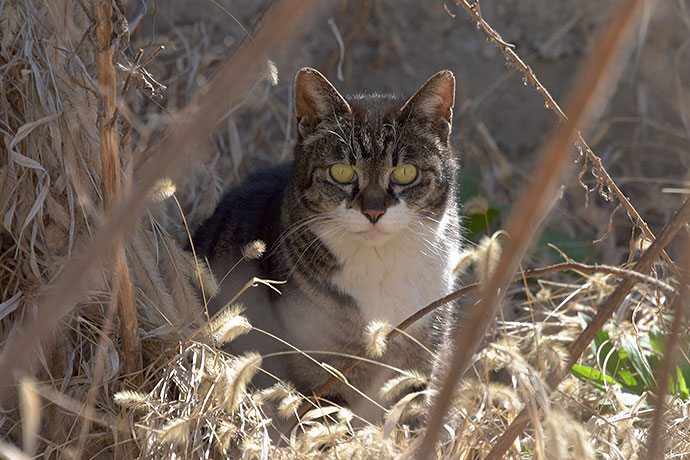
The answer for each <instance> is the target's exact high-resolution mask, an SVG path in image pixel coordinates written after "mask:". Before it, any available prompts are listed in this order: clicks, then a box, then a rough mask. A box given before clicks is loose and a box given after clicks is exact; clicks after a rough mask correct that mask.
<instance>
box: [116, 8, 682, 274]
mask: <svg viewBox="0 0 690 460" xmlns="http://www.w3.org/2000/svg"><path fill="white" fill-rule="evenodd" d="M125 3H126V4H127V5H126V6H127V12H128V17H129V18H131V19H130V27H131V28H133V29H134V33H133V36H132V40H131V49H132V52H136V50H137V49H142V50H144V56H146V55H149V54H150V53H152V52H153V51H154V50H156V49H157V48H158V47H159V46H161V45H163V46H165V49H164V50H163V51H162V52H161V53H160V54H159V55H158V57H157V58H156V59H154V60H153V61H152V62H151V63H150V64H149V65H148V66H147V69H148V70H149V71H150V72H151V73H152V75H153V76H154V77H155V78H156V79H157V80H158V81H159V82H161V83H163V84H164V85H166V86H167V87H168V89H167V91H165V92H164V93H163V98H162V99H161V100H159V101H156V102H155V106H152V105H151V101H150V100H146V98H142V99H141V101H140V104H139V107H140V109H141V113H142V116H143V117H144V118H146V117H160V116H161V110H160V106H162V107H163V109H164V111H163V112H164V113H165V112H168V113H174V112H175V111H176V110H178V109H179V108H181V107H184V105H185V104H186V103H188V102H189V101H190V98H191V96H192V95H193V94H194V92H195V90H197V89H198V88H199V87H201V86H203V85H204V84H205V83H206V82H207V81H208V79H209V77H210V76H211V75H213V73H214V71H215V69H216V68H217V65H218V64H219V62H220V61H222V60H223V59H224V58H226V57H227V56H228V54H229V53H231V52H232V51H233V49H234V48H235V47H236V46H237V45H238V43H240V42H241V41H242V40H243V39H245V38H246V37H247V30H251V27H252V25H253V24H254V23H255V22H256V21H257V18H259V17H260V14H261V12H262V10H263V8H264V7H265V6H266V5H267V4H268V2H266V1H253V0H252V1H249V0H247V1H222V0H218V1H216V0H209V1H201V2H188V1H182V0H170V1H167V2H155V1H149V2H145V1H143V0H137V1H133V0H132V1H128V2H125ZM619 4H620V2H618V1H614V0H605V1H600V0H581V1H578V2H552V1H547V0H502V1H492V2H483V3H482V4H481V13H482V15H483V17H484V19H485V20H486V21H487V23H488V24H489V25H491V26H492V27H493V28H494V29H495V30H496V31H497V32H498V33H499V34H500V35H501V37H502V38H503V39H504V41H506V42H508V43H512V44H514V45H515V51H516V52H517V54H518V55H519V56H520V57H521V58H522V59H523V60H524V61H525V62H526V63H527V64H528V65H529V66H530V67H531V68H532V69H533V70H534V73H535V74H536V76H537V78H538V79H539V80H540V81H541V82H542V83H543V85H544V86H545V88H546V89H547V90H548V91H549V92H550V93H551V95H552V96H553V97H554V99H555V100H556V102H557V103H559V104H561V105H563V104H564V102H565V97H566V95H567V94H568V90H569V88H570V87H571V85H572V80H573V78H575V74H576V70H577V69H578V66H579V65H580V64H581V61H582V59H583V57H584V56H585V55H586V54H587V52H588V51H590V50H591V49H592V48H593V47H596V46H598V40H599V33H600V32H601V30H603V29H604V28H605V27H606V26H607V23H608V21H609V20H610V16H611V14H612V12H613V11H615V7H616V6H618V5H619ZM649 15H650V21H649V23H648V27H647V28H645V29H642V30H639V31H637V32H636V33H635V35H634V38H633V40H631V43H630V47H631V54H630V57H629V58H628V59H627V60H626V61H625V62H621V66H623V67H624V70H623V78H622V79H621V81H620V84H619V85H618V87H617V89H616V91H615V93H614V94H611V95H609V96H610V98H611V99H610V103H609V104H608V105H607V106H606V109H605V110H604V112H603V114H602V116H601V118H600V120H599V121H598V122H597V123H596V124H595V126H594V127H593V129H592V130H591V131H590V132H589V133H586V136H585V139H586V140H587V141H588V142H589V145H590V147H591V148H592V149H593V151H594V153H595V154H597V155H598V156H600V157H601V159H602V161H603V165H604V167H605V168H606V169H607V170H608V172H609V174H611V176H612V177H613V179H614V181H615V182H616V183H617V184H618V186H619V187H620V188H621V189H622V191H623V193H624V194H626V195H627V196H628V197H629V198H630V199H631V200H632V203H633V205H634V206H635V207H636V208H637V210H638V211H639V212H640V214H641V215H642V217H643V218H644V219H645V220H646V221H647V223H648V224H649V225H650V227H651V229H652V230H653V231H656V230H658V229H659V228H660V226H661V225H663V223H664V222H666V221H667V220H668V219H669V217H670V213H672V211H673V210H674V209H675V208H676V207H677V205H678V204H679V203H680V198H681V197H680V195H682V194H684V193H685V190H686V188H687V186H686V184H687V182H686V178H687V173H686V171H687V164H688V161H689V159H690V157H689V156H688V146H689V142H688V141H689V138H690V124H688V110H687V107H688V103H689V102H690V92H689V88H688V85H690V83H689V82H688V79H687V78H685V76H687V75H688V70H689V67H690V61H689V59H688V56H689V53H690V50H688V43H689V38H690V35H689V34H688V32H689V31H690V12H689V11H688V3H687V2H686V1H684V0H669V1H664V2H657V3H656V4H655V8H654V10H653V11H649ZM133 20H134V21H136V22H135V23H132V21H133ZM274 58H275V64H276V66H277V69H278V78H279V80H278V84H277V85H276V86H271V85H270V84H269V83H268V82H260V83H257V85H256V87H255V88H254V90H253V92H252V93H251V94H250V95H248V96H247V97H246V98H243V99H242V100H241V101H237V104H235V105H233V106H232V107H228V112H227V116H226V117H225V118H224V119H222V120H219V121H218V125H217V129H216V130H215V132H214V133H212V135H211V136H209V139H208V145H205V146H200V147H199V149H198V152H196V153H195V158H196V159H197V160H198V164H194V165H190V167H191V169H192V170H194V171H195V172H196V175H197V176H196V177H197V178H199V177H200V178H202V180H201V181H197V180H192V179H191V178H189V177H188V178H186V179H185V178H181V179H180V180H178V187H179V186H180V184H179V182H180V181H182V182H186V183H187V185H188V187H191V188H190V189H188V193H187V195H186V199H184V197H185V195H182V197H183V199H184V201H185V203H184V207H185V210H186V211H187V212H188V213H189V216H188V217H189V218H190V220H191V221H192V222H193V223H196V224H198V223H199V220H200V219H203V217H204V216H206V215H208V214H209V213H210V210H212V208H213V205H214V204H215V200H217V199H218V196H219V194H220V193H221V191H222V190H223V189H224V188H225V187H227V186H230V185H232V184H233V183H236V182H237V181H239V180H241V179H242V178H243V177H245V176H246V174H247V173H248V172H250V171H253V170H256V169H257V168H260V167H262V166H264V165H266V164H269V163H275V162H278V161H285V160H289V158H290V155H291V148H292V145H293V142H294V127H293V123H294V122H293V120H292V116H293V115H292V102H291V98H292V91H291V85H292V81H293V78H294V75H295V72H296V71H297V69H299V68H300V67H303V66H311V67H315V68H317V69H319V70H320V71H321V72H322V73H324V74H325V75H326V76H327V78H329V80H331V82H332V83H333V84H334V85H335V86H336V87H337V88H338V89H339V90H340V91H341V92H344V93H353V92H360V91H368V92H371V91H374V92H376V91H378V92H392V93H398V94H402V95H409V94H411V93H412V92H413V91H414V90H415V89H416V88H418V87H419V85H421V83H423V82H424V81H425V79H426V78H428V77H429V76H430V75H431V74H433V73H434V72H436V71H438V70H440V69H446V68H447V69H450V70H452V71H453V72H454V73H455V75H456V78H457V96H456V106H455V113H454V116H455V118H454V136H453V137H454V145H455V146H456V148H457V150H458V154H459V156H460V158H461V161H462V167H463V169H462V174H461V183H460V187H461V198H462V201H463V203H469V207H468V208H467V209H466V213H467V214H475V217H472V218H470V219H469V220H468V226H469V227H470V229H469V235H470V237H471V238H473V239H476V236H477V235H479V234H482V233H487V232H489V231H495V230H496V229H497V228H500V226H501V222H502V218H503V217H505V216H506V215H507V213H508V212H509V210H510V206H511V203H512V200H513V199H514V197H515V196H516V193H517V192H518V191H519V190H520V188H521V187H522V186H523V185H524V184H525V183H526V181H528V180H529V179H530V173H531V171H532V170H533V168H534V158H535V154H536V153H537V151H538V149H539V147H540V145H542V143H543V141H544V139H545V136H546V134H547V133H548V131H549V129H550V128H551V127H552V126H553V124H554V123H555V122H556V119H557V118H556V115H555V114H554V113H553V112H552V111H551V110H549V109H548V107H547V106H546V105H545V101H544V99H543V98H542V97H541V96H540V95H539V94H538V93H537V92H536V91H534V89H533V87H532V86H531V85H530V84H527V83H526V82H524V81H523V75H522V74H521V73H520V72H519V71H518V70H517V69H515V68H510V67H508V66H507V65H506V63H505V60H504V58H503V56H502V55H501V52H500V50H499V48H498V47H497V46H495V44H493V43H490V42H489V41H488V40H487V38H486V35H485V33H484V32H483V31H482V30H480V28H479V26H478V24H475V23H474V22H473V21H472V20H471V18H470V17H469V15H468V14H467V13H466V12H465V10H463V9H462V8H461V7H459V6H457V5H456V4H455V3H454V2H453V1H446V2H444V1H440V0H438V1H432V0H425V1H390V0H381V1H363V0H342V1H329V2H324V3H323V4H322V7H321V10H320V11H318V12H316V13H315V14H314V16H313V17H312V18H308V19H306V20H305V22H304V25H303V27H302V31H301V34H300V35H299V36H298V37H297V38H296V39H295V40H294V42H293V43H291V44H290V45H288V47H287V51H286V52H283V53H281V55H280V56H275V57H274ZM130 93H133V92H130ZM148 121H149V126H150V120H148ZM144 147H145V146H142V148H144ZM575 160H580V157H579V155H578V154H577V153H576V151H575V149H573V161H575ZM590 168H591V165H588V166H587V168H586V169H587V170H586V171H585V172H584V174H583V175H582V177H581V178H582V182H583V183H584V184H585V185H587V186H588V187H589V189H590V190H594V188H595V187H596V184H597V177H596V175H593V174H592V173H591V171H590ZM210 184H212V185H210ZM198 187H201V189H199V188H198ZM206 187H211V189H206ZM200 192H201V193H200ZM604 192H606V191H604ZM586 193H587V192H586V191H585V190H584V188H583V186H582V185H581V184H579V183H578V181H577V178H576V177H572V178H571V180H570V181H569V183H568V184H567V185H566V187H565V189H564V191H563V196H562V199H561V200H560V201H559V203H558V204H557V206H556V208H555V209H554V211H553V212H552V213H551V215H550V217H549V218H548V221H547V222H548V223H547V226H546V229H545V231H544V233H543V234H542V235H541V237H540V238H539V239H538V242H537V243H536V245H537V247H535V250H534V251H533V252H532V253H531V255H530V258H531V260H532V261H533V262H537V261H539V262H542V261H545V260H542V259H553V258H554V257H555V258H556V259H558V258H559V256H558V254H557V253H556V252H555V251H553V250H548V249H544V248H545V247H546V246H545V245H546V243H553V244H556V245H557V246H559V247H560V248H561V249H562V250H563V251H565V252H566V254H568V255H569V256H570V257H573V258H575V259H577V260H585V261H592V260H594V259H596V260H597V261H599V262H606V263H621V262H623V261H625V260H626V259H627V258H628V253H629V244H628V242H629V241H630V240H631V236H634V237H637V236H639V235H640V232H639V231H636V233H635V234H634V235H633V231H632V225H631V221H630V220H629V219H628V218H627V216H626V213H625V210H619V212H617V214H616V215H615V216H614V218H613V225H612V231H611V233H610V236H609V238H607V239H605V240H604V241H602V242H600V243H597V244H596V245H593V244H592V241H593V240H596V239H598V238H600V237H602V236H603V235H604V234H606V231H607V228H608V225H609V216H610V214H611V213H612V211H613V210H614V209H615V207H616V205H617V202H616V201H615V200H614V201H611V202H608V201H607V200H606V199H605V197H602V196H600V195H599V194H598V193H597V192H596V191H591V192H589V195H590V196H589V200H588V205H587V206H585V195H586ZM476 214H479V215H476ZM487 224H488V225H487ZM634 239H635V238H633V240H634ZM537 259H538V260H537Z"/></svg>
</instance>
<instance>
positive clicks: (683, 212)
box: [486, 198, 690, 460]
mask: <svg viewBox="0 0 690 460" xmlns="http://www.w3.org/2000/svg"><path fill="white" fill-rule="evenodd" d="M688 220H690V198H689V199H687V200H686V201H685V202H684V203H683V205H682V206H681V207H680V209H679V210H678V211H677V212H676V214H674V216H673V217H672V218H671V220H670V221H669V222H668V223H667V224H666V226H664V228H663V229H662V230H661V233H659V237H658V238H657V239H656V240H655V241H654V242H653V243H652V244H651V246H649V248H648V249H647V250H646V251H645V252H644V253H643V254H642V255H641V256H640V259H639V260H638V261H637V262H636V263H635V265H634V266H633V270H634V271H636V272H640V273H646V272H647V271H649V269H650V268H651V266H652V264H653V263H654V261H655V260H656V258H657V257H658V256H659V254H660V253H661V251H662V250H663V249H664V248H665V247H666V246H667V245H668V243H669V242H670V241H671V240H672V239H673V237H674V236H675V235H676V233H678V231H679V230H680V229H681V228H683V226H684V225H685V224H686V223H687V222H688ZM634 284H635V281H634V279H633V277H630V276H629V277H626V278H624V279H623V281H621V283H620V284H619V285H618V287H616V290H615V291H613V293H612V294H611V295H610V296H609V297H608V298H607V299H606V302H604V304H603V305H602V306H601V307H599V311H598V312H597V314H596V315H594V317H593V318H592V321H591V322H590V323H589V325H588V326H587V328H586V329H585V330H584V331H582V333H581V334H580V335H579V336H578V337H577V339H575V341H574V342H573V344H572V345H571V346H570V352H569V357H568V362H567V363H566V365H565V368H562V369H556V370H555V371H553V372H551V374H549V376H548V377H547V379H546V383H547V386H548V387H549V388H556V386H558V384H559V383H560V382H561V381H562V380H563V378H564V377H565V376H566V375H567V373H568V372H569V371H570V369H571V368H572V367H573V364H575V363H576V362H577V360H578V359H580V356H582V353H584V351H585V349H586V348H587V347H588V346H589V344H590V343H592V340H594V337H595V336H596V335H597V333H598V332H599V331H600V330H601V328H602V327H604V324H606V322H607V321H608V320H609V319H610V318H611V316H612V315H613V313H614V312H615V311H616V309H618V307H619V306H620V304H621V303H622V302H623V300H625V298H626V297H627V295H628V293H629V292H630V290H631V289H632V287H633V285H634ZM528 421H529V415H528V411H527V409H523V410H522V412H520V414H519V415H518V416H517V417H516V418H515V420H513V422H512V423H511V424H510V426H509V427H508V429H507V430H506V431H505V433H503V435H501V437H500V438H499V439H498V440H497V441H496V443H495V444H494V447H493V448H492V449H491V452H489V455H488V456H487V457H486V460H498V459H500V458H503V454H504V453H505V452H506V450H508V449H509V448H510V446H511V445H512V444H513V441H514V440H515V438H516V437H518V436H519V435H520V433H522V431H523V430H524V429H525V427H526V426H527V422H528Z"/></svg>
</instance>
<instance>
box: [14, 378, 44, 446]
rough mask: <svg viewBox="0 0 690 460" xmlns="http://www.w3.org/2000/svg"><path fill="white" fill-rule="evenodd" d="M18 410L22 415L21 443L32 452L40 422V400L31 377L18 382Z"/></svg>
mask: <svg viewBox="0 0 690 460" xmlns="http://www.w3.org/2000/svg"><path fill="white" fill-rule="evenodd" d="M19 396H20V404H19V411H20V413H21V417H22V444H23V446H24V450H25V451H26V452H27V453H29V454H33V453H34V451H35V450H36V445H37V441H38V433H39V425H40V422H41V402H40V398H39V396H38V391H37V390H36V383H35V382H34V380H33V379H31V378H28V377H26V378H23V379H22V380H21V382H20V384H19Z"/></svg>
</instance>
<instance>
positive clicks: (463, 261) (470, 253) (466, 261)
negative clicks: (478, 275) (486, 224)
mask: <svg viewBox="0 0 690 460" xmlns="http://www.w3.org/2000/svg"><path fill="white" fill-rule="evenodd" d="M474 251H475V250H474V248H472V247H467V248H465V250H463V251H462V252H461V253H460V257H459V258H458V263H457V264H456V265H455V268H453V274H455V275H459V274H461V273H463V272H464V271H465V270H467V269H468V268H469V266H470V265H471V264H472V261H473V260H474V257H475V256H474Z"/></svg>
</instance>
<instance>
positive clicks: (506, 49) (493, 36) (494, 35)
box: [446, 0, 681, 279]
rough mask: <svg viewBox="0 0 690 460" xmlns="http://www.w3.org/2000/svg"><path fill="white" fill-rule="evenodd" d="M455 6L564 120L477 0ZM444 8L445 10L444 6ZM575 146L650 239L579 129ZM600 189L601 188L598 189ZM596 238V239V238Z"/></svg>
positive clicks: (670, 263)
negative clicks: (468, 17) (486, 19)
mask: <svg viewBox="0 0 690 460" xmlns="http://www.w3.org/2000/svg"><path fill="white" fill-rule="evenodd" d="M455 3H456V4H457V5H460V6H462V7H463V8H464V9H465V10H466V11H467V12H468V13H469V15H470V16H471V17H472V20H474V21H476V23H477V24H479V25H480V26H481V28H482V30H483V31H484V33H486V35H487V36H488V38H489V40H490V41H492V42H494V43H495V44H496V46H498V48H499V49H500V50H501V52H502V53H503V57H504V58H505V60H506V62H507V63H508V64H509V65H515V66H516V67H517V68H518V69H520V72H522V74H523V75H524V79H525V81H526V82H529V83H531V84H532V86H534V89H535V90H536V91H537V92H538V93H539V94H541V96H542V97H543V98H544V101H545V102H546V104H545V105H546V107H548V108H550V109H551V110H553V112H554V113H555V114H556V116H557V117H558V119H559V120H560V121H561V122H565V121H566V120H567V119H568V117H567V116H566V114H565V112H564V111H563V110H562V109H561V107H560V106H559V105H558V103H557V102H556V101H555V100H554V99H553V97H552V96H551V94H550V93H549V92H548V91H547V90H546V88H545V87H544V85H542V84H541V82H540V81H539V79H538V78H537V76H536V75H535V74H534V71H532V68H531V67H530V66H528V65H527V64H525V63H524V61H523V60H522V59H521V58H520V56H518V55H517V53H516V52H515V51H514V50H513V48H515V45H513V44H512V43H507V42H505V41H504V40H503V39H502V38H501V36H500V35H499V33H498V32H496V30H494V29H493V28H492V27H491V26H490V25H489V24H488V23H487V22H486V21H485V20H484V18H483V17H482V13H481V9H480V8H479V1H477V2H476V3H474V4H470V3H469V2H467V0H456V2H455ZM446 11H448V9H447V8H446ZM448 13H449V14H450V15H451V17H455V16H454V15H453V14H452V13H450V11H448ZM575 145H576V146H577V147H579V148H581V149H582V151H583V152H584V154H585V155H586V160H589V161H591V162H592V165H593V168H594V169H596V170H597V171H598V172H599V174H598V176H599V178H600V180H601V181H602V185H601V187H605V188H606V189H607V190H610V191H611V192H613V194H614V195H615V196H616V198H618V200H619V201H620V204H622V205H623V206H625V209H626V210H627V211H628V213H629V214H630V215H631V216H632V218H633V219H634V224H635V225H638V226H639V227H640V228H641V229H642V231H643V232H644V234H645V235H646V236H647V238H649V239H650V240H652V241H653V240H654V238H656V237H655V236H654V233H652V231H651V230H650V229H649V226H648V225H647V223H646V222H645V221H644V219H642V216H640V213H639V212H637V209H635V207H634V206H633V205H632V203H631V202H630V200H628V198H627V197H626V196H625V195H624V194H623V192H621V190H620V189H619V188H618V185H616V183H615V182H614V181H613V179H612V178H611V176H610V175H609V173H608V172H607V171H606V169H605V168H604V165H603V164H602V162H601V158H599V157H598V156H597V155H596V154H595V153H594V152H593V151H592V149H591V148H590V147H589V145H588V144H587V142H586V141H585V139H584V138H583V137H582V134H581V133H580V132H576V133H575ZM600 190H601V188H600ZM617 210H618V207H616V209H615V210H614V211H613V212H612V214H613V213H615V212H616V211H617ZM598 241H600V240H598ZM661 256H662V257H663V258H664V260H665V261H666V263H667V264H668V266H669V268H670V269H671V271H672V272H673V274H674V275H675V276H676V278H677V279H681V274H680V272H679V271H678V269H677V267H676V266H675V264H674V263H673V260H671V258H670V257H669V256H668V254H667V253H666V251H663V252H662V253H661Z"/></svg>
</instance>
